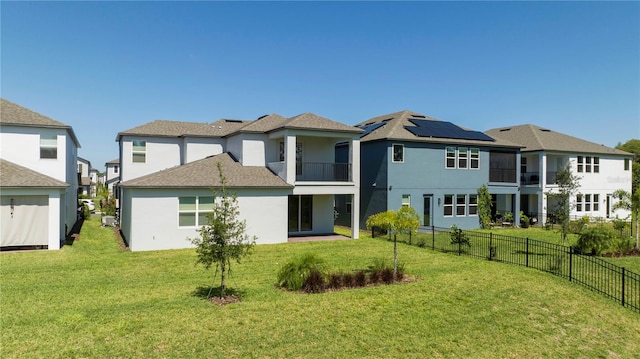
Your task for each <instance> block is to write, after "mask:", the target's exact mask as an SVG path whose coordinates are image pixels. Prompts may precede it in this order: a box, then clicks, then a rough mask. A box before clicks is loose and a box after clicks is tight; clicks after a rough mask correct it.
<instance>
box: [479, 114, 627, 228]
mask: <svg viewBox="0 0 640 359" xmlns="http://www.w3.org/2000/svg"><path fill="white" fill-rule="evenodd" d="M485 133H486V134H487V135H489V136H491V137H494V138H500V139H503V140H506V141H510V142H514V143H518V144H520V145H521V146H522V147H523V148H522V160H521V163H520V167H521V169H520V185H521V188H520V197H521V199H520V207H521V209H522V210H523V211H524V212H525V213H528V214H530V215H531V216H533V217H536V218H538V221H540V223H545V222H546V220H547V215H548V214H549V208H550V205H552V204H551V203H548V202H547V196H546V193H548V192H550V191H555V190H557V189H558V185H557V184H556V178H555V177H556V173H557V172H558V171H559V170H561V169H562V168H563V167H564V166H565V165H566V164H567V163H570V164H571V170H572V172H573V174H574V175H576V176H578V177H580V188H579V190H578V193H577V194H576V195H575V196H574V197H573V198H571V203H572V205H573V209H572V211H571V216H572V217H573V218H574V219H576V218H580V217H583V216H588V217H591V218H607V219H610V218H615V217H616V216H617V215H618V216H620V218H625V217H626V216H627V215H628V214H629V213H628V212H626V211H622V210H620V211H615V212H614V211H613V209H612V206H613V204H614V199H613V196H612V195H613V192H614V191H615V190H617V189H623V190H625V191H628V192H631V162H632V159H633V154H631V153H628V152H624V151H620V150H617V149H614V148H610V147H606V146H603V145H599V144H597V143H593V142H589V141H585V140H582V139H579V138H576V137H572V136H568V135H565V134H562V133H559V132H555V131H552V130H549V129H546V128H542V127H538V126H535V125H529V124H527V125H520V126H510V127H501V128H496V129H492V130H489V131H486V132H485Z"/></svg>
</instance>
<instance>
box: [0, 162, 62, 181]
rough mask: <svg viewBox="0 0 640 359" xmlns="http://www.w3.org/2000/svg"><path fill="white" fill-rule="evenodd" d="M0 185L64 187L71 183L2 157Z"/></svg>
mask: <svg viewBox="0 0 640 359" xmlns="http://www.w3.org/2000/svg"><path fill="white" fill-rule="evenodd" d="M0 187H5V188H23V187H30V188H43V187H49V188H64V187H69V184H67V183H64V182H62V181H58V180H57V179H55V178H52V177H49V176H47V175H44V174H42V173H40V172H36V171H34V170H31V169H28V168H26V167H23V166H20V165H18V164H15V163H13V162H9V161H7V160H3V159H0Z"/></svg>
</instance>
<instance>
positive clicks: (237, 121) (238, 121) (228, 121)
mask: <svg viewBox="0 0 640 359" xmlns="http://www.w3.org/2000/svg"><path fill="white" fill-rule="evenodd" d="M224 122H227V123H242V120H224Z"/></svg>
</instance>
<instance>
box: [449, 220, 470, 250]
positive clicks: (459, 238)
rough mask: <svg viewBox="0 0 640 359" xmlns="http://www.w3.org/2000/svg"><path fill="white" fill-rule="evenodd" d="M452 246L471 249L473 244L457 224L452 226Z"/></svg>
mask: <svg viewBox="0 0 640 359" xmlns="http://www.w3.org/2000/svg"><path fill="white" fill-rule="evenodd" d="M451 244H457V245H460V246H467V247H471V243H470V242H469V238H467V235H466V234H465V233H464V232H463V231H462V229H460V228H458V227H457V226H456V225H455V224H454V225H453V226H451Z"/></svg>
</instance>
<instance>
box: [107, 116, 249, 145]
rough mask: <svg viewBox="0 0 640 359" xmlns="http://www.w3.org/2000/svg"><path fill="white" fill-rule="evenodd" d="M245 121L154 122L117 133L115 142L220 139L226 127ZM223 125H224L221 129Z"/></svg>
mask: <svg viewBox="0 0 640 359" xmlns="http://www.w3.org/2000/svg"><path fill="white" fill-rule="evenodd" d="M244 123H245V121H239V120H219V121H215V122H213V123H202V122H182V121H167V120H155V121H151V122H149V123H145V124H144V125H140V126H137V127H134V128H131V129H129V130H126V131H122V132H120V133H118V136H117V137H116V141H118V140H119V139H120V138H121V137H122V136H125V135H139V136H160V137H184V136H191V137H220V136H222V135H224V134H226V133H228V131H229V128H227V127H232V128H234V129H235V128H236V127H240V126H242V125H243V124H244ZM223 125H225V126H224V127H225V128H223Z"/></svg>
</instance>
